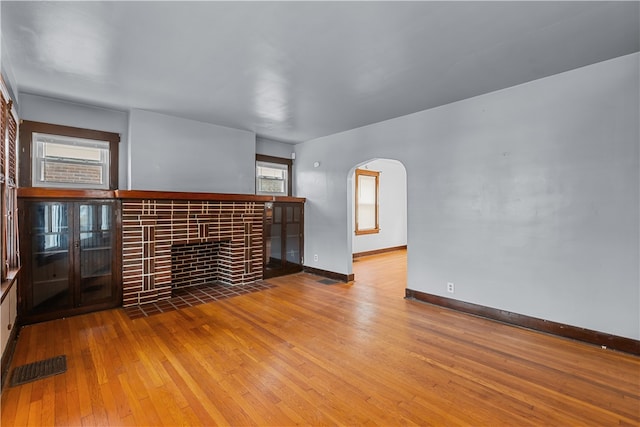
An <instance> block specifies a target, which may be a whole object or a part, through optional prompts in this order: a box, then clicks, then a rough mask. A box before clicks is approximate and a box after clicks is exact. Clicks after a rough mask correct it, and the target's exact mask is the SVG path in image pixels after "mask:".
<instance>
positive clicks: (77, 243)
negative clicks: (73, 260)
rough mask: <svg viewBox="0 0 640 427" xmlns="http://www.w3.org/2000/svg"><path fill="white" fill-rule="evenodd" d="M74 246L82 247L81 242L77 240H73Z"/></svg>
mask: <svg viewBox="0 0 640 427" xmlns="http://www.w3.org/2000/svg"><path fill="white" fill-rule="evenodd" d="M73 247H74V248H76V249H78V248H79V247H80V242H79V241H77V240H76V241H75V242H73Z"/></svg>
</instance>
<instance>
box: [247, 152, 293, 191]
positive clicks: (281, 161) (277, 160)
mask: <svg viewBox="0 0 640 427" xmlns="http://www.w3.org/2000/svg"><path fill="white" fill-rule="evenodd" d="M258 162H263V163H273V164H277V165H286V166H287V182H286V193H287V194H283V196H291V194H292V188H293V183H292V182H293V176H292V174H291V170H292V169H293V160H291V159H286V158H284V157H275V156H267V155H264V154H256V164H255V175H256V177H255V178H256V183H255V194H263V195H264V194H265V193H259V192H258ZM272 194H273V195H277V194H276V193H266V195H272Z"/></svg>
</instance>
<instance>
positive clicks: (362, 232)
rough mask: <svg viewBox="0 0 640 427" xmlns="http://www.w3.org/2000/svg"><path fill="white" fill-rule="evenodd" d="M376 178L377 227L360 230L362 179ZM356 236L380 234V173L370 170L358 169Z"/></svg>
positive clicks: (356, 176) (356, 183) (356, 178)
mask: <svg viewBox="0 0 640 427" xmlns="http://www.w3.org/2000/svg"><path fill="white" fill-rule="evenodd" d="M361 176H367V177H374V178H375V206H374V209H375V227H374V228H367V229H360V225H359V217H360V216H359V211H360V196H359V195H360V191H359V190H360V177H361ZM355 181H356V182H355V198H354V199H355V234H356V236H360V235H365V234H377V233H379V232H380V172H377V171H371V170H368V169H356V172H355Z"/></svg>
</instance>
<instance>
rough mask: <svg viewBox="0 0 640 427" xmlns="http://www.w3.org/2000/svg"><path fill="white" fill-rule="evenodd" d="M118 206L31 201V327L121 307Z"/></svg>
mask: <svg viewBox="0 0 640 427" xmlns="http://www.w3.org/2000/svg"><path fill="white" fill-rule="evenodd" d="M117 206H118V204H117V202H115V201H113V200H82V201H80V200H77V201H48V200H46V201H44V200H43V201H28V202H24V203H23V204H22V205H21V211H22V212H24V216H23V218H24V221H25V222H24V224H25V225H26V227H23V230H22V232H21V233H22V234H21V237H22V238H24V239H25V241H26V242H27V244H26V245H25V248H24V252H23V253H22V259H23V260H24V262H23V271H24V276H23V279H24V281H23V282H22V283H24V285H22V286H23V288H22V289H23V290H22V291H21V295H22V301H23V302H22V303H21V305H20V307H21V308H20V310H21V316H23V318H24V319H25V321H27V322H32V321H41V320H50V319H56V318H60V317H65V316H69V315H73V314H79V313H87V312H90V311H94V310H96V309H101V308H110V307H117V306H118V305H120V304H121V297H122V294H121V285H120V283H121V282H120V277H121V276H120V274H119V268H120V264H119V260H120V252H119V250H118V244H119V233H120V229H119V226H118V222H117Z"/></svg>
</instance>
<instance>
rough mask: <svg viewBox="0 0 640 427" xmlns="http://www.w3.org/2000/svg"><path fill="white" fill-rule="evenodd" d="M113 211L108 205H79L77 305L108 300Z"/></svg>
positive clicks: (110, 282) (110, 288) (110, 286)
mask: <svg viewBox="0 0 640 427" xmlns="http://www.w3.org/2000/svg"><path fill="white" fill-rule="evenodd" d="M112 217H113V207H112V206H111V205H110V204H103V203H89V204H85V203H82V204H80V216H79V221H80V236H79V237H80V303H81V304H82V305H86V304H91V303H93V302H96V301H100V300H104V299H105V298H107V299H109V298H110V297H111V296H112V293H113V285H112V278H111V263H112V259H113V256H112V252H113V250H112V242H113V230H112V227H113V221H112Z"/></svg>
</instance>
